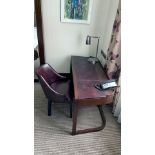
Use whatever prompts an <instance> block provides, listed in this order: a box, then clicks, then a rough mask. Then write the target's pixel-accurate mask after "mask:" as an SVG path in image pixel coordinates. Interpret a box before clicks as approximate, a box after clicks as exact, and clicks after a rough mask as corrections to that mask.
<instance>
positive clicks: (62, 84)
mask: <svg viewBox="0 0 155 155" xmlns="http://www.w3.org/2000/svg"><path fill="white" fill-rule="evenodd" d="M50 86H51V87H52V88H53V89H54V90H55V91H56V92H58V93H61V94H64V95H65V96H66V97H67V99H68V101H72V99H73V95H72V94H73V92H72V88H71V80H57V81H55V82H53V83H52V84H51V85H50Z"/></svg>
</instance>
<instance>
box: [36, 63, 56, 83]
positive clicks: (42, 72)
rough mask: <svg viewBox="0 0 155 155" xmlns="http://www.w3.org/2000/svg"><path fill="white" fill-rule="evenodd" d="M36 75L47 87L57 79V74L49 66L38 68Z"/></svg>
mask: <svg viewBox="0 0 155 155" xmlns="http://www.w3.org/2000/svg"><path fill="white" fill-rule="evenodd" d="M36 74H37V75H38V76H39V77H40V76H42V77H43V78H44V79H45V81H46V82H47V83H48V84H49V85H51V83H53V82H55V81H56V80H57V79H58V73H57V72H56V71H55V70H54V69H53V68H52V67H51V66H50V65H49V64H44V65H42V66H40V67H39V68H38V69H37V71H36Z"/></svg>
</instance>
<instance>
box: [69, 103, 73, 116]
mask: <svg viewBox="0 0 155 155" xmlns="http://www.w3.org/2000/svg"><path fill="white" fill-rule="evenodd" d="M69 108H70V118H72V103H69Z"/></svg>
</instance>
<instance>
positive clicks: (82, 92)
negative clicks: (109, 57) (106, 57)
mask: <svg viewBox="0 0 155 155" xmlns="http://www.w3.org/2000/svg"><path fill="white" fill-rule="evenodd" d="M71 63H72V74H73V83H74V97H75V100H81V99H92V98H93V99H94V98H103V97H106V96H107V95H112V92H113V91H111V90H106V91H100V90H98V89H96V88H95V87H94V85H95V84H99V83H100V82H102V81H105V80H108V77H107V76H106V74H105V72H104V70H103V68H102V66H101V64H100V62H98V63H96V64H95V65H93V64H91V63H90V62H89V61H88V57H81V56H72V57H71Z"/></svg>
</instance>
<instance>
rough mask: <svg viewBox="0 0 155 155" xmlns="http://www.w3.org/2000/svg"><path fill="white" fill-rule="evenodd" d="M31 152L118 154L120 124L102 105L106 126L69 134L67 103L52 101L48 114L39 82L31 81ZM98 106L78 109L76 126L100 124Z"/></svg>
mask: <svg viewBox="0 0 155 155" xmlns="http://www.w3.org/2000/svg"><path fill="white" fill-rule="evenodd" d="M34 94H35V95H34V154H35V155H120V154H121V127H120V124H118V123H117V121H116V119H115V118H114V117H113V116H112V113H111V107H110V106H105V107H104V108H103V110H104V113H105V116H106V120H107V122H106V126H105V128H104V129H103V130H102V131H99V132H93V133H87V134H81V135H75V136H72V135H70V133H71V129H72V119H71V118H69V106H68V104H63V103H62V104H54V105H53V115H52V116H51V117H49V116H47V99H46V98H45V96H44V94H43V91H42V89H41V87H40V85H39V83H35V84H34ZM100 123H101V118H100V115H99V111H98V109H97V107H86V108H83V109H81V110H80V111H79V115H78V126H77V127H78V129H83V128H87V127H95V126H97V125H100Z"/></svg>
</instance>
